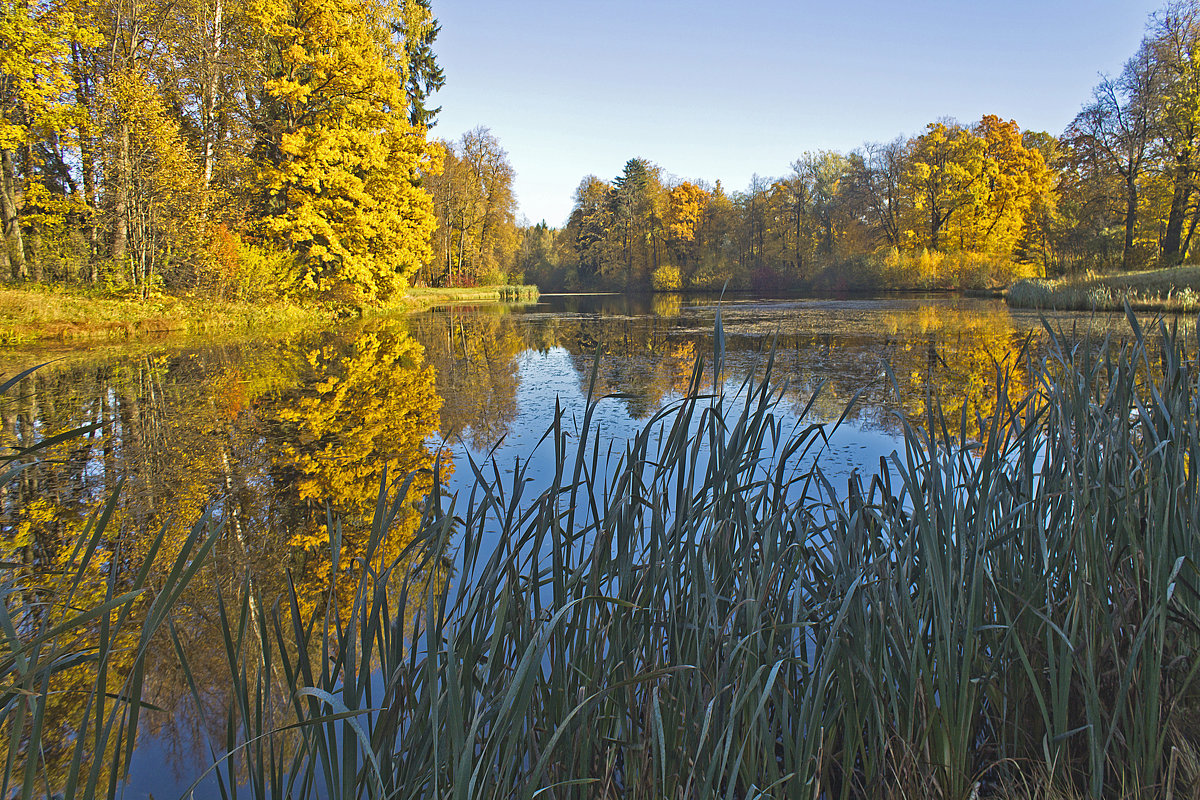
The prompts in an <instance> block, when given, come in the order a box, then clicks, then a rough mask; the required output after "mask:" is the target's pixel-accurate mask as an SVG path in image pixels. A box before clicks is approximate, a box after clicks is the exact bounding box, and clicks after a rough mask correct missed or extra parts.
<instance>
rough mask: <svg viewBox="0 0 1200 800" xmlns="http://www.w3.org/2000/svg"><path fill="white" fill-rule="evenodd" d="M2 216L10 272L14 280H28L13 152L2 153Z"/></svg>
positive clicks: (0, 196) (0, 169)
mask: <svg viewBox="0 0 1200 800" xmlns="http://www.w3.org/2000/svg"><path fill="white" fill-rule="evenodd" d="M0 172H2V175H0V179H2V183H3V186H0V216H2V218H3V222H4V243H5V245H6V249H7V250H8V255H9V258H10V270H11V274H12V277H13V279H14V280H21V281H23V280H27V279H28V278H29V268H28V266H27V265H26V264H25V242H24V240H23V237H22V236H21V221H20V219H19V217H18V213H17V191H16V187H17V176H16V171H15V170H14V169H13V157H12V151H11V150H2V151H0Z"/></svg>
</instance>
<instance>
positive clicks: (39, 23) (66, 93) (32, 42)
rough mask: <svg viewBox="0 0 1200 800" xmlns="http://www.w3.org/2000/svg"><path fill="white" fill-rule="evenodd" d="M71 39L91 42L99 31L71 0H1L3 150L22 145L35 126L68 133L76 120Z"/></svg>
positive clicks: (0, 133)
mask: <svg viewBox="0 0 1200 800" xmlns="http://www.w3.org/2000/svg"><path fill="white" fill-rule="evenodd" d="M72 43H77V44H80V45H83V46H92V45H95V44H98V43H99V34H97V33H96V31H94V30H93V29H91V28H89V27H87V26H86V25H84V24H82V23H81V21H80V19H79V15H78V14H77V13H76V9H75V7H74V5H73V4H72V3H71V2H70V1H69V0H66V1H64V0H58V2H48V3H35V4H29V3H25V2H18V1H17V0H0V77H3V82H2V83H3V91H2V92H0V149H5V150H11V149H13V148H15V147H17V146H19V145H21V144H24V143H25V142H27V141H29V140H30V138H31V137H32V136H33V135H34V133H35V132H36V131H44V130H52V131H56V132H60V133H65V132H68V131H69V130H70V129H71V128H72V127H73V126H75V125H76V124H78V122H79V119H78V115H79V109H78V107H77V106H76V105H75V103H74V102H73V101H72V99H71V97H70V93H71V92H72V90H73V89H74V82H73V80H72V78H71V76H70V74H69V73H68V70H67V65H68V64H69V63H70V60H71V45H72Z"/></svg>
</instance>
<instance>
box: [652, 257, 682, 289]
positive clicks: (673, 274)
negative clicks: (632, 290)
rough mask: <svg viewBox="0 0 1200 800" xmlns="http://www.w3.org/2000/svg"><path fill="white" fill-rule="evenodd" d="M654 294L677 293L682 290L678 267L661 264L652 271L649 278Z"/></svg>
mask: <svg viewBox="0 0 1200 800" xmlns="http://www.w3.org/2000/svg"><path fill="white" fill-rule="evenodd" d="M650 282H651V284H652V285H653V286H654V291H656V292H678V291H679V290H680V289H682V288H683V279H682V278H681V277H680V275H679V267H674V266H671V265H670V264H663V265H662V266H661V267H659V268H658V269H656V270H654V275H653V276H651V278H650Z"/></svg>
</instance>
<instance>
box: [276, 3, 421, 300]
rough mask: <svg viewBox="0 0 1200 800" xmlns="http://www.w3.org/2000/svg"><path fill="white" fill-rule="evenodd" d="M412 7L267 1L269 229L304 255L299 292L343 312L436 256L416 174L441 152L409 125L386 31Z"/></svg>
mask: <svg viewBox="0 0 1200 800" xmlns="http://www.w3.org/2000/svg"><path fill="white" fill-rule="evenodd" d="M418 11H419V8H418V5H417V4H416V3H415V0H402V5H400V6H393V5H388V4H386V3H375V2H372V1H371V0H300V2H295V3H288V2H280V0H263V1H262V2H261V4H260V5H259V6H258V7H257V8H256V10H255V12H254V16H255V17H256V18H257V20H258V23H259V24H260V25H261V26H262V29H263V31H264V35H265V38H266V41H267V45H268V47H267V49H268V56H267V60H268V65H269V67H268V69H269V72H270V71H273V74H272V75H271V77H270V78H269V79H268V80H266V82H265V84H264V87H265V95H266V97H265V98H264V102H265V104H266V105H267V106H269V108H268V112H269V114H268V119H267V120H266V121H265V122H264V125H265V126H266V128H267V129H266V130H265V132H264V133H265V135H264V136H263V139H264V141H263V142H261V143H260V150H261V155H262V156H263V158H262V160H261V162H260V163H261V166H260V169H259V176H258V178H259V181H260V182H261V185H262V186H263V187H264V188H265V192H266V197H265V208H264V213H265V218H264V220H263V223H262V228H261V230H262V232H263V233H264V234H266V235H267V236H269V237H270V238H273V239H275V240H276V241H279V242H282V243H285V244H287V245H288V246H290V247H292V248H294V249H295V250H297V251H298V252H299V254H300V256H301V259H302V264H303V268H302V270H301V272H300V275H299V281H298V282H299V286H297V287H296V288H297V289H299V290H301V291H302V292H303V293H307V294H311V295H315V296H316V297H318V298H320V299H322V300H324V301H326V302H330V303H332V304H336V305H341V306H361V305H362V304H364V303H369V302H372V301H376V300H382V299H385V298H387V297H388V296H389V295H391V294H392V293H393V292H395V291H396V290H397V289H398V288H400V287H401V286H402V285H403V284H404V283H405V282H406V281H407V280H408V279H409V278H410V277H411V276H412V275H413V274H415V273H416V271H417V269H418V267H419V266H420V265H421V264H422V263H423V262H425V261H427V260H428V259H429V258H430V256H431V250H430V244H429V240H430V236H431V234H432V233H433V230H434V226H435V221H434V216H433V208H432V201H431V199H430V197H429V194H428V192H426V191H425V190H423V189H422V188H420V187H419V185H418V181H419V176H420V175H421V174H422V173H425V172H436V171H437V170H438V169H439V163H438V151H437V148H433V147H430V145H429V143H428V142H427V141H426V138H425V131H424V129H423V128H416V127H413V126H412V125H411V124H409V122H408V119H407V111H406V102H407V101H406V96H405V61H404V53H403V47H402V46H400V45H397V44H396V43H394V42H393V41H392V39H391V35H390V27H389V26H390V24H391V23H392V22H393V21H395V20H397V19H400V18H402V17H404V16H405V15H411V14H414V13H417V12H418Z"/></svg>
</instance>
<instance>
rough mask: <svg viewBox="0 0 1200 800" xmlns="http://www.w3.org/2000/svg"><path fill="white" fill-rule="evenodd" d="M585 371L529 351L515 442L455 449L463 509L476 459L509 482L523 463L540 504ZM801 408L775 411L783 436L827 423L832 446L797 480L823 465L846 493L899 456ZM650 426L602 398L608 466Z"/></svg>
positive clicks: (453, 485)
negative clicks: (554, 429) (555, 432)
mask: <svg viewBox="0 0 1200 800" xmlns="http://www.w3.org/2000/svg"><path fill="white" fill-rule="evenodd" d="M578 364H579V359H576V358H573V357H572V355H571V354H570V353H569V352H568V351H567V350H565V349H564V348H561V347H555V348H551V349H549V350H547V351H545V352H538V351H534V350H526V351H525V352H523V353H522V354H521V355H520V356H519V358H518V369H519V375H520V382H519V385H518V389H517V409H518V411H517V416H516V419H515V420H514V421H513V423H512V425H511V427H510V429H509V432H508V435H507V436H506V437H505V438H504V439H503V440H502V441H501V442H500V443H499V444H498V445H497V446H495V447H494V448H493V449H492V450H490V451H486V450H480V449H474V448H471V447H470V446H469V445H468V444H467V443H466V441H465V440H466V439H467V438H469V437H463V439H460V440H459V441H457V442H448V443H447V444H448V446H449V447H450V450H451V452H452V454H453V457H454V461H455V463H456V465H457V467H456V469H455V472H454V474H453V476H452V477H451V478H450V481H449V484H450V485H449V487H448V488H449V489H450V491H452V492H453V491H459V492H460V503H461V502H462V500H464V499H465V494H466V492H467V491H468V490H469V487H470V485H471V483H472V482H473V480H474V472H473V470H471V469H470V467H469V465H468V464H467V462H466V456H468V455H469V456H470V457H471V458H473V459H474V460H475V461H476V463H478V464H481V465H482V464H483V463H484V462H485V461H487V462H488V463H489V468H488V469H486V470H484V474H486V475H491V474H492V470H491V469H490V459H492V458H494V459H495V462H496V466H497V467H498V469H499V471H500V474H501V475H502V476H504V478H505V480H510V479H511V477H512V475H513V473H514V470H515V468H516V464H517V459H520V462H521V464H522V467H523V468H524V469H525V470H526V475H527V478H528V479H531V481H532V484H533V485H531V486H528V487H527V491H526V497H527V498H530V499H532V498H534V497H536V496H537V494H538V493H539V491H540V488H541V487H542V486H544V485H546V484H547V483H548V482H549V481H550V480H551V479H552V477H553V474H554V469H555V465H554V448H553V443H552V442H551V441H549V440H548V439H547V438H546V432H547V431H548V430H549V429H550V428H551V426H552V425H553V424H554V417H555V413H556V408H561V413H562V419H563V429H564V431H565V432H567V433H568V436H569V437H570V443H571V447H572V448H574V447H575V446H577V443H578V431H579V428H580V426H581V425H582V422H583V419H584V415H585V413H586V409H587V396H586V393H585V387H586V386H587V383H588V378H589V375H588V374H583V375H580V374H579V371H578V370H577V365H578ZM741 366H742V368H743V370H744V369H746V368H748V367H749V366H750V365H749V364H745V363H743V364H742V365H741ZM740 386H741V379H740V378H735V377H731V378H730V379H729V380H728V381H727V383H726V387H727V395H728V397H729V398H730V399H729V401H728V403H729V405H730V406H731V412H730V413H732V414H733V415H735V416H736V414H737V413H739V411H740V408H741V403H742V402H743V401H744V394H740V393H739V392H738V389H739V387H740ZM677 400H678V396H677V395H671V396H669V397H667V398H665V402H666V405H667V406H668V407H669V405H671V404H672V403H674V402H675V401H677ZM801 406H802V404H800V403H797V402H796V401H795V399H794V398H787V399H785V400H783V401H782V402H780V403H779V404H778V405H777V406H776V407H775V408H774V410H773V411H774V413H775V415H776V417H777V418H780V419H781V420H782V423H783V424H782V430H783V435H784V436H785V437H786V436H787V432H788V431H791V430H793V429H797V432H798V431H799V428H802V427H804V426H806V425H807V424H809V423H810V422H825V424H826V430H827V431H828V433H829V436H828V441H827V442H825V443H823V444H822V443H817V444H815V445H814V447H813V448H812V451H810V453H809V455H807V456H806V457H804V458H803V459H796V460H795V463H794V464H792V465H791V466H792V468H793V472H794V473H797V474H798V473H800V472H804V471H807V470H809V469H810V468H811V467H812V465H813V464H814V463H815V462H816V461H817V460H818V459H819V464H820V467H821V470H822V471H823V473H824V474H825V477H826V478H827V479H828V480H829V482H830V483H831V484H832V485H833V487H834V488H835V490H836V491H839V492H840V491H841V490H842V489H843V488H844V487H845V485H846V480H847V479H848V478H849V477H850V475H851V473H852V472H853V471H854V470H858V471H860V472H861V473H862V474H863V475H864V476H869V475H871V474H873V473H874V472H875V471H877V470H878V468H879V460H880V458H886V457H888V456H889V455H890V454H891V453H892V452H893V451H894V450H895V449H896V442H897V439H896V437H895V436H893V435H892V434H890V433H887V432H884V431H881V430H878V429H874V428H872V427H870V426H869V425H864V424H861V423H859V422H855V421H853V420H850V421H846V422H844V423H843V424H842V425H840V426H838V427H836V428H835V427H834V424H833V422H834V421H832V420H830V421H824V420H820V419H818V418H815V417H814V418H811V419H805V420H803V421H802V420H801V419H800V418H799V417H798V416H797V414H798V413H799V411H800V410H801ZM649 422H650V419H649V418H647V419H645V420H639V419H635V418H634V417H633V416H632V415H631V414H630V412H629V408H628V404H627V402H626V400H625V399H624V398H621V397H613V396H601V398H600V399H599V400H598V401H597V402H596V407H595V411H594V412H593V431H592V433H591V436H594V435H595V430H596V429H598V430H599V434H600V436H599V441H600V448H601V454H600V455H601V459H600V460H601V463H604V461H605V456H606V455H608V453H609V452H610V448H611V454H612V460H613V463H614V464H615V462H616V459H617V458H619V456H620V455H621V453H622V452H623V450H624V445H625V443H626V442H627V441H629V440H630V439H632V438H633V437H634V436H635V435H636V434H637V433H638V432H639V431H641V430H642V429H643V428H644V427H645V426H646V425H647V424H649ZM589 441H590V436H589ZM568 455H569V457H573V456H574V450H573V449H572V450H571V451H569V453H568ZM764 466H765V465H764Z"/></svg>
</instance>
